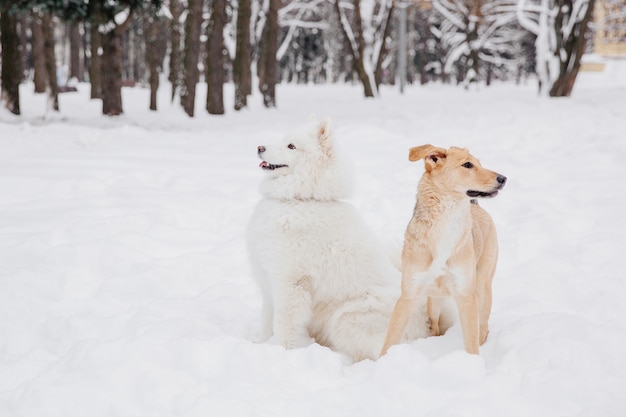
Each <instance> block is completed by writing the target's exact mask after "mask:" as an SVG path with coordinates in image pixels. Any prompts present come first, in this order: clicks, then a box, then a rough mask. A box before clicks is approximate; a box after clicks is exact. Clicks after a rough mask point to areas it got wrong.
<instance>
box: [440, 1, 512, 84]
mask: <svg viewBox="0 0 626 417" xmlns="http://www.w3.org/2000/svg"><path fill="white" fill-rule="evenodd" d="M433 7H434V8H435V10H436V11H437V12H438V13H440V14H441V17H442V20H441V24H440V26H439V27H434V28H433V32H434V34H435V36H436V37H437V38H438V39H439V40H440V41H441V43H442V45H443V49H444V50H445V51H446V55H445V58H444V67H443V72H444V73H446V74H450V73H452V72H453V71H454V69H455V67H456V69H457V79H458V80H459V81H462V82H463V83H464V84H465V85H467V83H469V82H473V81H478V80H481V79H482V80H489V78H490V72H491V68H492V67H493V66H502V65H506V64H507V63H508V62H507V61H511V60H512V57H514V56H515V54H514V53H513V51H514V48H515V45H516V44H517V41H518V40H519V39H520V38H521V36H522V33H521V31H520V30H519V29H517V28H516V27H515V26H514V24H513V23H514V22H515V9H514V7H513V3H511V2H507V0H499V1H486V0H434V1H433Z"/></svg>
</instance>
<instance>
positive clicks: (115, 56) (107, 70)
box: [102, 28, 124, 116]
mask: <svg viewBox="0 0 626 417" xmlns="http://www.w3.org/2000/svg"><path fill="white" fill-rule="evenodd" d="M123 112H124V109H123V108H122V34H121V33H119V31H118V30H117V28H116V29H113V30H111V31H109V32H108V33H106V34H104V35H103V36H102V114H106V115H107V116H118V115H120V114H122V113H123Z"/></svg>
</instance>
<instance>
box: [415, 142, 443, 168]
mask: <svg viewBox="0 0 626 417" xmlns="http://www.w3.org/2000/svg"><path fill="white" fill-rule="evenodd" d="M446 154H447V152H446V150H445V149H443V148H437V147H436V146H433V145H422V146H416V147H414V148H411V149H409V161H419V160H420V159H424V166H425V167H426V171H427V172H430V171H431V170H432V169H433V168H434V167H435V165H437V163H438V162H439V160H440V159H444V158H445V157H446Z"/></svg>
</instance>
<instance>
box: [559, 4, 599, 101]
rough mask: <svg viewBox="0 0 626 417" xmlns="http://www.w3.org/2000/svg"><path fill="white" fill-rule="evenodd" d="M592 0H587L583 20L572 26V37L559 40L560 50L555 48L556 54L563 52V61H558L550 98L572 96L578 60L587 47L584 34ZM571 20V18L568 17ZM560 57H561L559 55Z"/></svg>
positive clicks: (562, 8)
mask: <svg viewBox="0 0 626 417" xmlns="http://www.w3.org/2000/svg"><path fill="white" fill-rule="evenodd" d="M594 3H595V1H594V0H589V4H587V11H586V13H585V15H584V17H583V19H582V20H581V21H580V22H578V23H576V24H575V25H574V28H573V31H572V33H573V34H572V35H570V37H569V38H568V39H565V40H563V39H559V40H560V41H561V43H562V44H561V45H559V46H560V48H557V52H556V53H557V54H560V52H561V51H564V52H565V54H564V55H565V59H562V58H561V59H560V67H559V76H558V78H557V79H556V81H555V82H554V84H552V87H551V88H550V93H549V94H550V97H569V96H570V95H571V94H572V90H573V89H574V83H575V82H576V77H577V76H578V71H579V70H580V59H581V58H582V56H583V54H584V52H585V47H586V45H587V39H586V37H585V34H586V32H587V26H588V24H589V20H590V19H591V12H592V10H593V7H594ZM564 9H565V7H561V8H559V9H558V10H559V11H558V13H557V19H556V20H557V22H558V23H559V25H560V23H561V21H562V15H561V13H563V10H564ZM571 9H572V7H571V4H569V10H570V11H571ZM570 18H573V17H570ZM559 56H560V57H562V56H563V55H562V54H560V55H559Z"/></svg>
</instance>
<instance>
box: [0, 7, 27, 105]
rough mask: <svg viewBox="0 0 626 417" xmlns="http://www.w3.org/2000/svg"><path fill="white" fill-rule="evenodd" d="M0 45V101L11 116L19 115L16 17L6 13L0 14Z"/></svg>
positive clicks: (18, 55) (18, 64)
mask: <svg viewBox="0 0 626 417" xmlns="http://www.w3.org/2000/svg"><path fill="white" fill-rule="evenodd" d="M0 45H1V47H2V75H1V78H0V81H1V83H0V84H2V86H1V88H0V91H1V92H0V101H1V102H2V105H3V106H4V107H6V108H7V109H8V110H9V111H10V112H11V113H13V114H20V81H21V79H22V69H21V60H20V45H19V36H18V33H17V17H16V16H13V15H11V14H10V13H7V12H2V13H0Z"/></svg>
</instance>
